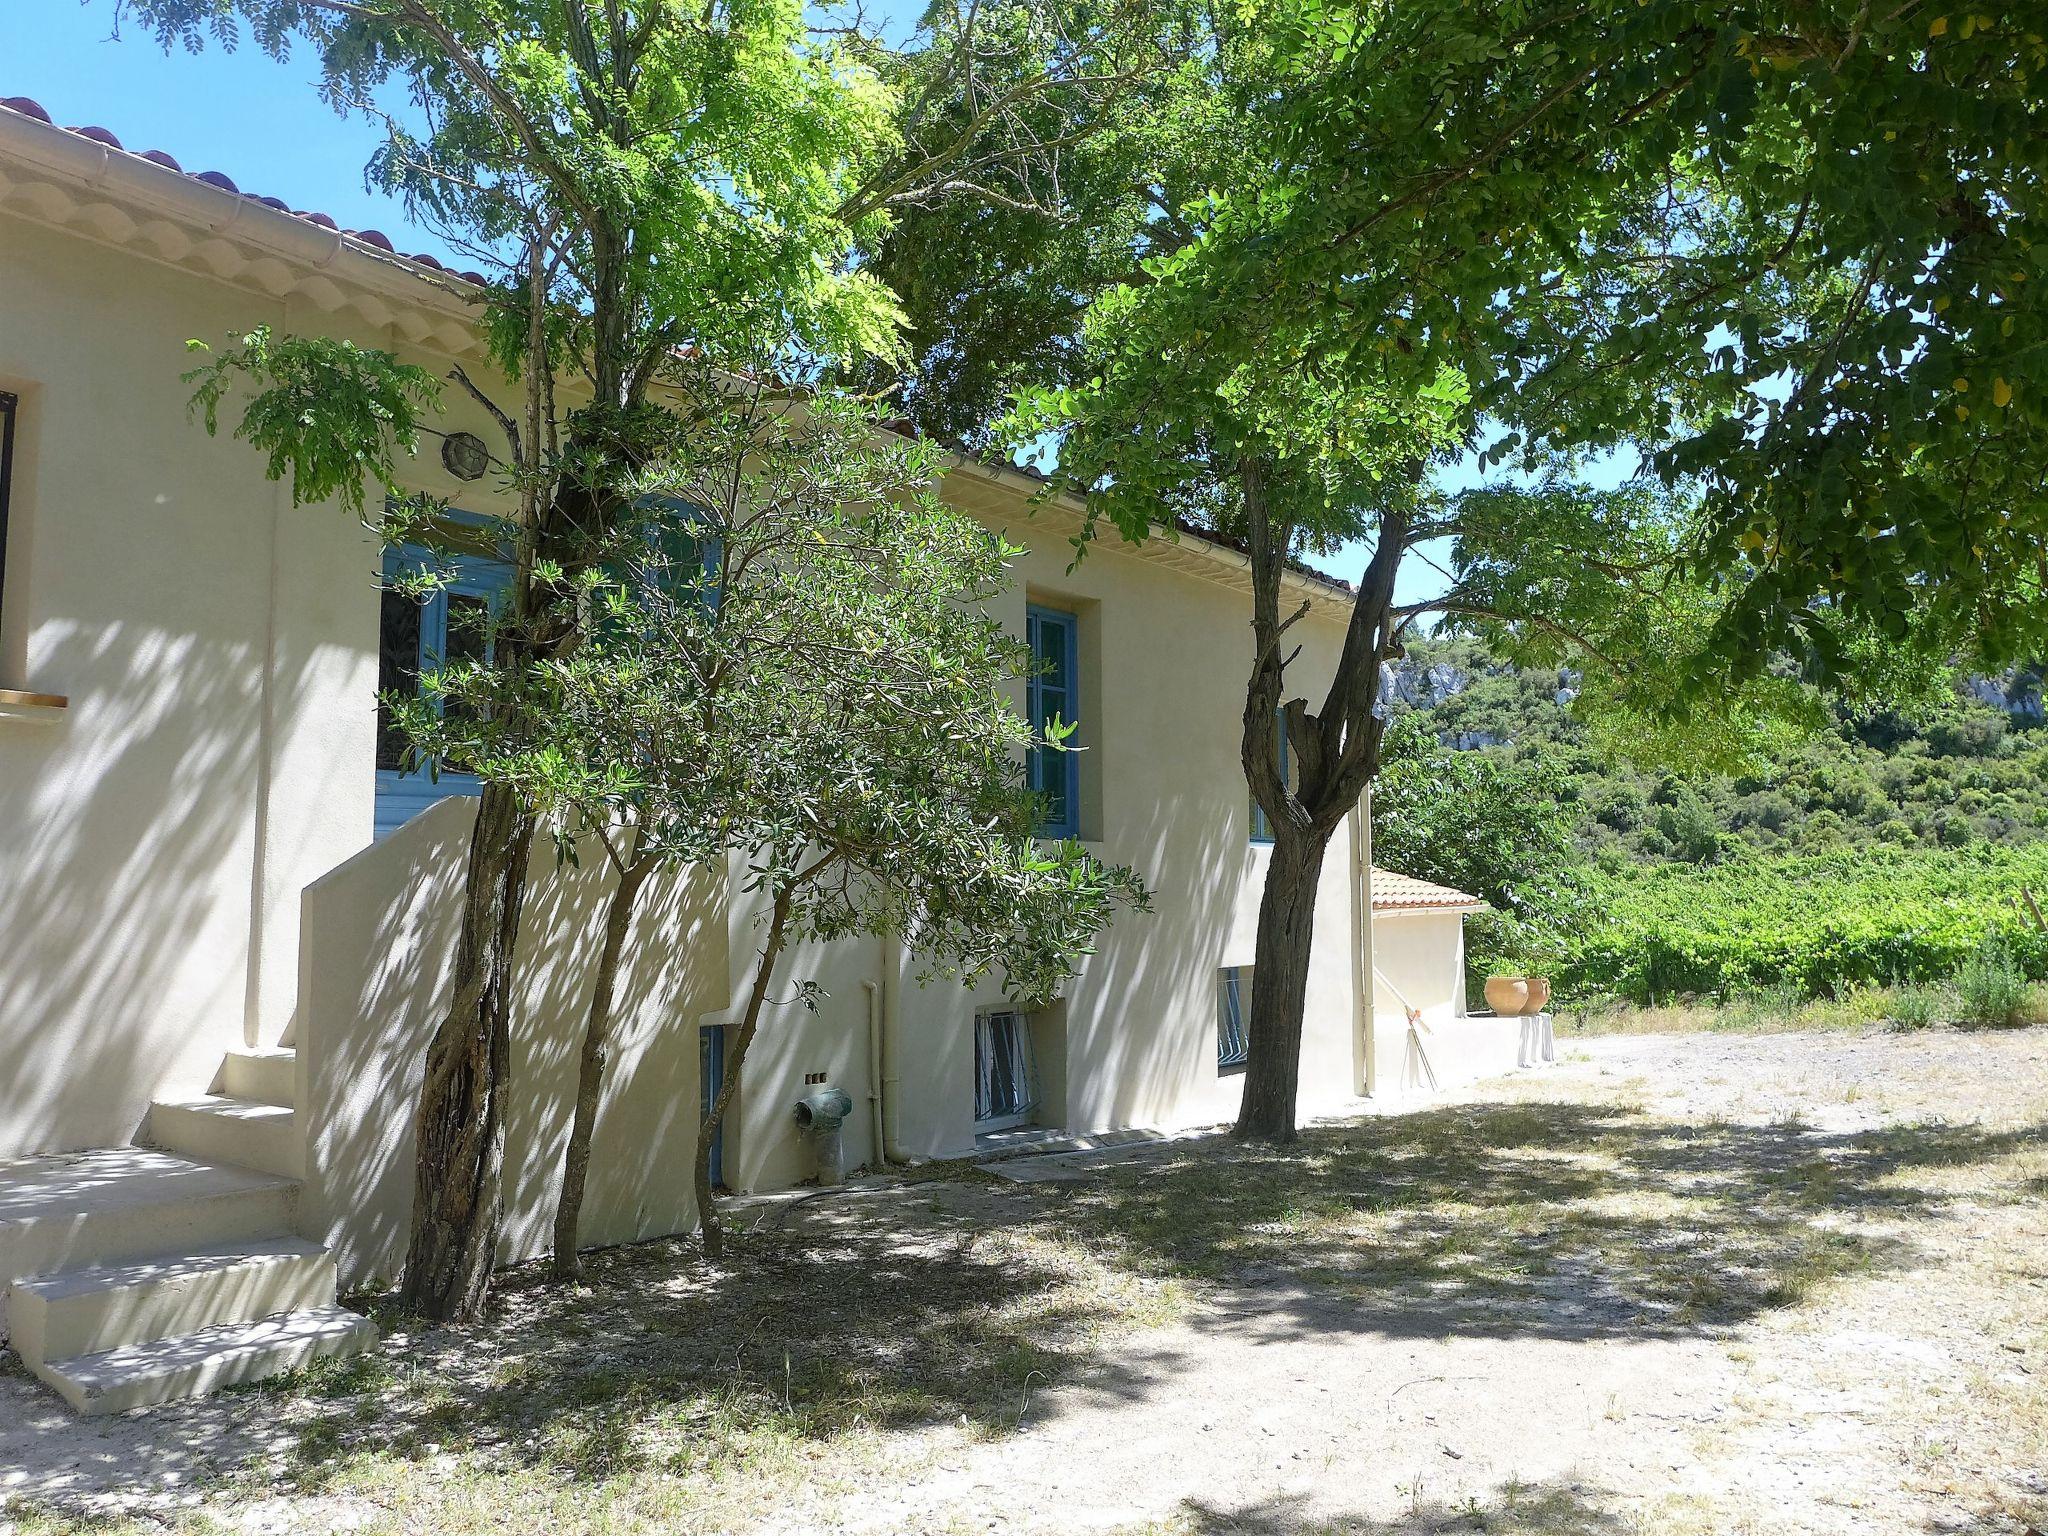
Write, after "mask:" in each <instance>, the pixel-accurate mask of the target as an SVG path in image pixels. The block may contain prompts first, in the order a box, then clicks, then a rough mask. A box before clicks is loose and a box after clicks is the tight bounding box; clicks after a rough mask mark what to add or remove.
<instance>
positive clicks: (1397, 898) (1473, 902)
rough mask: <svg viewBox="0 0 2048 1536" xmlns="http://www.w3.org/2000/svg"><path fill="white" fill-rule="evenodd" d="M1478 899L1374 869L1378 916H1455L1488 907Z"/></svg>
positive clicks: (1445, 887) (1375, 900) (1373, 901)
mask: <svg viewBox="0 0 2048 1536" xmlns="http://www.w3.org/2000/svg"><path fill="white" fill-rule="evenodd" d="M1485 905H1486V903H1485V902H1483V901H1481V900H1480V899H1479V898H1478V897H1477V896H1470V895H1467V894H1466V893H1465V892H1463V891H1455V890H1452V889H1451V887H1449V886H1448V885H1435V884H1432V883H1431V882H1430V881H1427V880H1418V879H1416V878H1415V877H1414V876H1413V875H1400V874H1396V873H1395V872H1394V871H1393V870H1391V869H1381V868H1380V867H1379V866H1378V865H1374V866H1373V871H1372V909H1373V911H1375V912H1456V911H1462V910H1465V909H1468V908H1469V909H1472V910H1477V909H1478V908H1480V907H1483V906H1485Z"/></svg>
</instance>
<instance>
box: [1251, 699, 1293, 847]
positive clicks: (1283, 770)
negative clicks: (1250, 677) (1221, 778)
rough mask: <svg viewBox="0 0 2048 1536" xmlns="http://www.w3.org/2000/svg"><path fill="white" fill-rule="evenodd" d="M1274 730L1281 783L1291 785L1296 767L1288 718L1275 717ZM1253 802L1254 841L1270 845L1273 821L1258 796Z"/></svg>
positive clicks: (1254, 796) (1283, 716) (1254, 797)
mask: <svg viewBox="0 0 2048 1536" xmlns="http://www.w3.org/2000/svg"><path fill="white" fill-rule="evenodd" d="M1273 730H1274V733H1275V734H1276V735H1277V736H1278V738H1279V743H1278V745H1279V751H1280V782H1281V783H1283V784H1291V783H1292V782H1293V780H1294V767H1293V764H1292V762H1291V761H1290V759H1289V754H1288V751H1287V717H1286V716H1285V715H1275V716H1274V717H1273ZM1251 800H1252V841H1253V842H1255V843H1270V842H1271V841H1273V823H1272V820H1271V819H1270V818H1269V817H1268V816H1267V815H1266V808H1265V807H1264V806H1262V805H1260V804H1259V797H1258V796H1257V795H1253V796H1252V797H1251Z"/></svg>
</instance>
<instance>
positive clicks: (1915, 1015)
mask: <svg viewBox="0 0 2048 1536" xmlns="http://www.w3.org/2000/svg"><path fill="white" fill-rule="evenodd" d="M1954 1010H1955V995H1954V994H1953V993H1952V992H1950V991H1949V990H1948V988H1946V987H1942V986H1928V985H1925V984H1924V983H1920V982H1912V983H1908V984H1906V985H1904V986H1899V987H1894V988H1893V989H1892V994H1891V1007H1890V1009H1889V1010H1888V1012H1889V1013H1890V1016H1891V1017H1890V1022H1891V1026H1892V1028H1893V1029H1899V1030H1915V1029H1926V1028H1927V1027H1928V1026H1929V1025H1932V1024H1939V1023H1941V1022H1942V1021H1944V1020H1945V1019H1947V1018H1949V1017H1950V1016H1951V1015H1952V1014H1953V1012H1954Z"/></svg>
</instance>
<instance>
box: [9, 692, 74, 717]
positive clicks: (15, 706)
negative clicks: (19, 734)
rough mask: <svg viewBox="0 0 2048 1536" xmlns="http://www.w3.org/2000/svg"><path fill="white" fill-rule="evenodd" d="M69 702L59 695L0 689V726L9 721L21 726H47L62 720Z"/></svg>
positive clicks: (69, 704) (69, 705)
mask: <svg viewBox="0 0 2048 1536" xmlns="http://www.w3.org/2000/svg"><path fill="white" fill-rule="evenodd" d="M70 707H71V701H70V700H69V699H67V698H65V697H64V695H62V694H61V693H28V692H25V691H23V690H21V689H18V688H0V725H4V724H7V723H8V722H10V721H14V722H19V723H20V724H23V725H38V724H40V725H48V724H50V723H52V722H53V721H57V720H62V719H63V718H64V713H65V711H66V710H68V709H69V708H70Z"/></svg>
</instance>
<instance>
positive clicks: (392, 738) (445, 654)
mask: <svg viewBox="0 0 2048 1536" xmlns="http://www.w3.org/2000/svg"><path fill="white" fill-rule="evenodd" d="M428 566H434V567H437V568H439V569H443V570H446V571H447V572H448V573H449V576H448V580H447V582H446V583H445V584H444V585H443V586H442V587H441V589H440V590H439V591H437V592H435V593H434V594H433V595H432V596H431V597H429V598H428V599H427V600H426V601H425V602H419V601H416V600H415V599H413V598H410V597H407V596H406V595H405V594H404V593H402V592H394V591H392V590H391V589H390V588H389V587H388V586H387V587H386V588H385V591H384V596H383V603H382V606H381V611H380V614H379V621H378V634H377V692H378V694H379V696H380V697H379V702H378V705H377V815H376V835H377V836H378V837H384V836H386V835H387V834H389V833H390V832H392V831H394V830H396V829H397V828H398V827H399V826H401V825H403V824H404V823H405V822H407V821H410V820H411V819H412V818H413V817H415V816H417V815H418V814H419V813H420V812H421V811H423V810H425V809H426V808H427V807H428V806H430V805H432V804H433V803H434V802H435V801H437V800H445V799H447V798H448V797H449V796H450V795H475V794H480V793H482V789H483V786H482V783H481V782H480V781H479V780H478V779H477V777H476V775H474V774H470V773H463V772H461V771H460V770H459V769H456V768H451V767H448V766H446V765H439V764H437V765H435V766H433V767H431V768H429V767H423V766H421V765H418V764H415V763H412V762H411V761H409V754H408V751H407V745H408V744H407V741H406V736H405V732H403V731H401V730H400V729H399V728H398V725H397V722H396V721H395V720H393V719H392V718H391V713H390V711H389V710H387V709H386V708H385V707H384V705H383V702H382V697H381V696H382V695H384V694H386V693H407V692H412V691H415V690H417V689H418V687H419V682H420V674H421V673H422V672H430V671H432V670H434V669H435V668H437V667H440V666H444V665H446V664H447V663H448V662H451V661H463V660H468V659H470V658H472V657H482V658H485V659H488V658H489V656H490V634H489V625H488V623H487V619H488V616H489V614H490V612H491V610H492V609H493V608H495V607H496V606H497V605H498V604H499V603H500V602H501V601H503V599H504V595H505V592H506V591H507V589H508V588H509V587H510V586H511V584H512V567H511V565H510V563H509V562H507V561H504V560H499V559H495V558H493V557H491V556H489V555H483V554H474V555H472V554H452V555H451V554H436V553H432V552H430V551H428V550H426V549H423V548H420V547H419V546H417V545H412V544H407V545H403V546H401V547H399V548H397V549H390V550H386V551H385V554H384V575H385V580H386V581H387V582H389V581H391V580H393V579H395V578H397V577H399V576H401V575H404V574H406V573H408V572H414V571H418V570H421V569H423V568H425V567H428Z"/></svg>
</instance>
